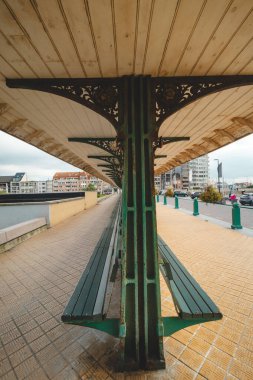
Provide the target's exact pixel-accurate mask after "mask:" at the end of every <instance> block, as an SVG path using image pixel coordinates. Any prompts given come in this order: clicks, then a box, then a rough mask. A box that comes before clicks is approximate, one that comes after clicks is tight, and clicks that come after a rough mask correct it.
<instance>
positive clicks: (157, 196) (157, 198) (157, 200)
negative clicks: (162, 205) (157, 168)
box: [156, 194, 159, 203]
mask: <svg viewBox="0 0 253 380" xmlns="http://www.w3.org/2000/svg"><path fill="white" fill-rule="evenodd" d="M156 202H157V203H158V202H159V195H158V194H156Z"/></svg>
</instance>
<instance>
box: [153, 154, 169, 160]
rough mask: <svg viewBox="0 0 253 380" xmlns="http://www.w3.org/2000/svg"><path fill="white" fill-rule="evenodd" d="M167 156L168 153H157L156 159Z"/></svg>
mask: <svg viewBox="0 0 253 380" xmlns="http://www.w3.org/2000/svg"><path fill="white" fill-rule="evenodd" d="M166 157H167V154H156V155H155V159H157V158H166Z"/></svg>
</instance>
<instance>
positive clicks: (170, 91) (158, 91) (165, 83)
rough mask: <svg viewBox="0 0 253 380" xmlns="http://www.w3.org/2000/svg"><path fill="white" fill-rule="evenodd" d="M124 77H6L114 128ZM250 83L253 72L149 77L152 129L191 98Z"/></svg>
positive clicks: (121, 108)
mask: <svg viewBox="0 0 253 380" xmlns="http://www.w3.org/2000/svg"><path fill="white" fill-rule="evenodd" d="M125 79H127V77H121V78H71V79H68V78H60V79H52V78H46V79H6V85H7V86H8V87H11V88H21V89H30V90H37V91H43V92H49V93H52V94H56V95H59V96H63V97H65V98H68V99H71V100H73V101H75V102H78V103H80V104H82V105H84V106H86V107H88V108H90V109H92V110H93V111H95V112H97V113H99V114H100V115H102V116H104V117H105V118H106V119H108V120H109V121H110V122H111V123H112V124H113V126H114V127H115V128H116V130H119V127H121V126H122V125H123V124H124V122H125V120H124V97H125V96H126V91H127V88H126V83H127V80H126V81H125ZM250 84H253V75H221V76H192V77H153V78H151V87H152V88H151V104H152V110H151V114H152V119H153V124H154V127H155V128H156V130H158V129H159V127H160V125H161V124H162V123H163V121H164V120H165V119H166V118H167V117H169V116H170V115H172V114H173V113H174V112H176V111H178V110H179V109H181V108H183V107H184V106H186V105H188V104H190V103H192V102H193V101H195V100H197V99H199V98H201V97H203V96H206V95H209V94H212V93H215V92H218V91H222V90H226V89H229V88H233V87H239V86H246V85H250Z"/></svg>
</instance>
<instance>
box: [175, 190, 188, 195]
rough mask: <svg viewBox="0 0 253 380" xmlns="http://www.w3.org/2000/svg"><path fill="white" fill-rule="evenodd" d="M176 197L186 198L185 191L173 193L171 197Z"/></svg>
mask: <svg viewBox="0 0 253 380" xmlns="http://www.w3.org/2000/svg"><path fill="white" fill-rule="evenodd" d="M176 195H177V196H178V197H188V194H187V193H186V192H185V191H181V190H176V191H174V194H173V197H175V196H176Z"/></svg>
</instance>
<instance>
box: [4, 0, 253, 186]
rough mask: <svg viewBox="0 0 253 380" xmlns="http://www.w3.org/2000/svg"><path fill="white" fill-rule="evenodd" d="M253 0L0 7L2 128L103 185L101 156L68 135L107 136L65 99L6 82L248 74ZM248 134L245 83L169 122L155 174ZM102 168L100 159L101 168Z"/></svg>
mask: <svg viewBox="0 0 253 380" xmlns="http://www.w3.org/2000/svg"><path fill="white" fill-rule="evenodd" d="M252 8H253V2H252V0H222V1H221V0H191V1H189V0H181V1H180V0H178V1H177V0H169V1H168V0H1V1H0V103H1V104H0V129H2V130H3V131H5V132H7V133H9V134H11V135H13V136H16V137H18V138H20V139H22V140H24V141H27V142H29V143H30V144H33V145H34V146H37V147H39V148H40V149H42V150H44V151H46V152H48V153H50V154H52V155H54V156H56V157H59V158H61V159H63V160H64V161H66V162H69V163H71V164H73V165H75V166H77V167H79V168H81V169H84V170H87V171H89V172H90V173H93V174H95V175H97V176H98V177H100V178H103V179H106V180H108V177H105V176H104V173H102V171H101V168H99V167H97V164H98V163H99V161H98V160H94V159H89V158H88V157H87V156H88V155H91V154H94V155H98V154H100V155H101V154H103V155H105V152H103V151H102V150H100V149H98V148H95V147H92V146H91V145H87V144H80V143H70V142H68V141H67V138H68V137H114V136H115V131H114V128H113V127H112V125H111V124H110V123H109V122H108V121H107V120H105V119H104V118H102V117H101V116H99V115H97V114H96V113H94V112H93V111H91V110H88V109H87V108H85V107H83V106H81V105H79V104H77V103H74V102H72V101H70V100H67V99H64V98H61V97H58V96H56V95H50V94H46V93H40V92H37V91H27V90H16V89H9V88H7V87H6V85H5V78H64V77H65V78H74V77H114V76H122V75H132V74H136V75H138V74H143V75H146V74H149V75H153V76H175V75H177V76H179V75H183V76H188V75H189V76H191V75H235V74H253V60H252V56H253V38H252V37H253V12H252ZM252 132H253V86H246V87H240V88H234V89H231V90H226V91H222V92H220V93H217V94H213V95H210V96H207V97H205V98H203V99H201V100H198V101H196V102H194V103H192V104H190V105H189V106H187V107H185V108H184V109H182V110H180V111H179V112H177V113H176V114H174V115H173V116H171V117H170V118H168V119H167V120H166V121H165V122H164V123H163V125H162V126H161V128H160V132H159V133H160V136H189V137H190V138H191V140H190V141H185V142H179V143H174V144H168V145H165V146H164V147H163V148H160V149H158V150H157V154H166V155H167V158H160V159H157V160H156V166H155V169H156V172H157V173H161V172H163V171H165V170H168V169H171V168H173V167H175V166H177V165H179V164H181V163H184V162H187V161H189V160H190V159H192V158H194V157H198V156H200V155H202V154H204V153H207V152H210V151H212V150H215V149H217V148H219V147H221V146H224V145H226V144H228V143H231V142H233V141H235V140H237V139H239V138H241V137H243V136H246V135H248V134H250V133H252ZM100 163H101V162H100Z"/></svg>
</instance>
